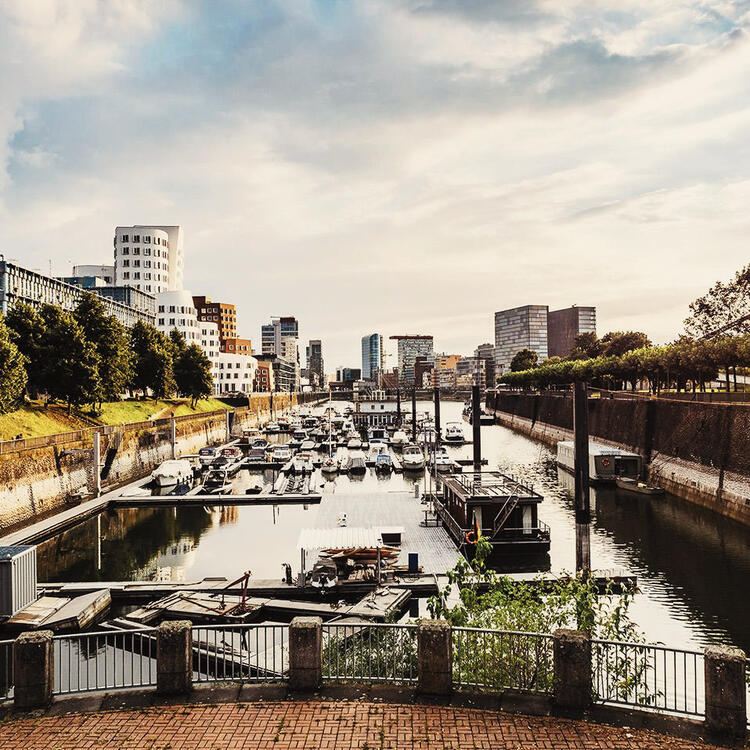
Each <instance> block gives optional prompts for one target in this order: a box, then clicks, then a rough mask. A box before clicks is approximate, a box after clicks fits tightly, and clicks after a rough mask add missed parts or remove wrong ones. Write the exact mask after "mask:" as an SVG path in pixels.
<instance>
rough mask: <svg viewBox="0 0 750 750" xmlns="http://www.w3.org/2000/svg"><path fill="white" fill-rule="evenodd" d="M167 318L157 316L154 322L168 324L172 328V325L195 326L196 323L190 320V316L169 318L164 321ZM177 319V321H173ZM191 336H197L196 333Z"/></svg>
mask: <svg viewBox="0 0 750 750" xmlns="http://www.w3.org/2000/svg"><path fill="white" fill-rule="evenodd" d="M166 320H167V318H159V319H158V320H157V322H156V324H157V325H159V326H162V327H164V326H165V325H168V326H169V327H170V328H174V326H180V327H181V328H197V327H198V324H197V323H196V322H195V321H193V320H190V318H169V319H168V320H169V322H168V323H167V322H165V321H166ZM175 321H179V322H175ZM192 338H197V334H193V336H192Z"/></svg>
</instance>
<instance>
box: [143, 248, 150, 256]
mask: <svg viewBox="0 0 750 750" xmlns="http://www.w3.org/2000/svg"><path fill="white" fill-rule="evenodd" d="M143 254H144V255H151V248H150V247H144V248H143Z"/></svg>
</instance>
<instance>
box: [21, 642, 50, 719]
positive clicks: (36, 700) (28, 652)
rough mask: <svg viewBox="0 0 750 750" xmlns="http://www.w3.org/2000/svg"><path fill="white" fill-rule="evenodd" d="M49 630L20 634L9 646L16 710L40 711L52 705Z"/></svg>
mask: <svg viewBox="0 0 750 750" xmlns="http://www.w3.org/2000/svg"><path fill="white" fill-rule="evenodd" d="M52 637H53V633H52V631H51V630H36V631H33V632H29V633H21V635H19V636H18V638H16V641H15V643H14V644H13V676H14V680H15V687H14V697H13V703H14V705H15V707H16V708H20V709H26V708H43V707H45V706H49V704H50V703H51V702H52V690H53V685H54V677H55V666H54V658H53V655H52Z"/></svg>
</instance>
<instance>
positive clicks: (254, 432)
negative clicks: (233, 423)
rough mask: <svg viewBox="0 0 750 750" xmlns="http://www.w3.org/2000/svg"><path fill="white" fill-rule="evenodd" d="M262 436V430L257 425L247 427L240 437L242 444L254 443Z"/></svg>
mask: <svg viewBox="0 0 750 750" xmlns="http://www.w3.org/2000/svg"><path fill="white" fill-rule="evenodd" d="M259 437H260V430H259V429H258V428H257V427H245V428H244V429H243V430H242V437H240V440H239V442H240V445H252V444H253V441H254V440H256V439H257V438H259Z"/></svg>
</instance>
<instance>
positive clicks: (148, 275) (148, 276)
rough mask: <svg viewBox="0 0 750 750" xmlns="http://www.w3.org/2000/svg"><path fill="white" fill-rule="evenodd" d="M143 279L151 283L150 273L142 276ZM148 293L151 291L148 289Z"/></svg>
mask: <svg viewBox="0 0 750 750" xmlns="http://www.w3.org/2000/svg"><path fill="white" fill-rule="evenodd" d="M144 278H145V279H146V281H151V274H150V273H147V274H144ZM149 291H151V290H150V289H149Z"/></svg>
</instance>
